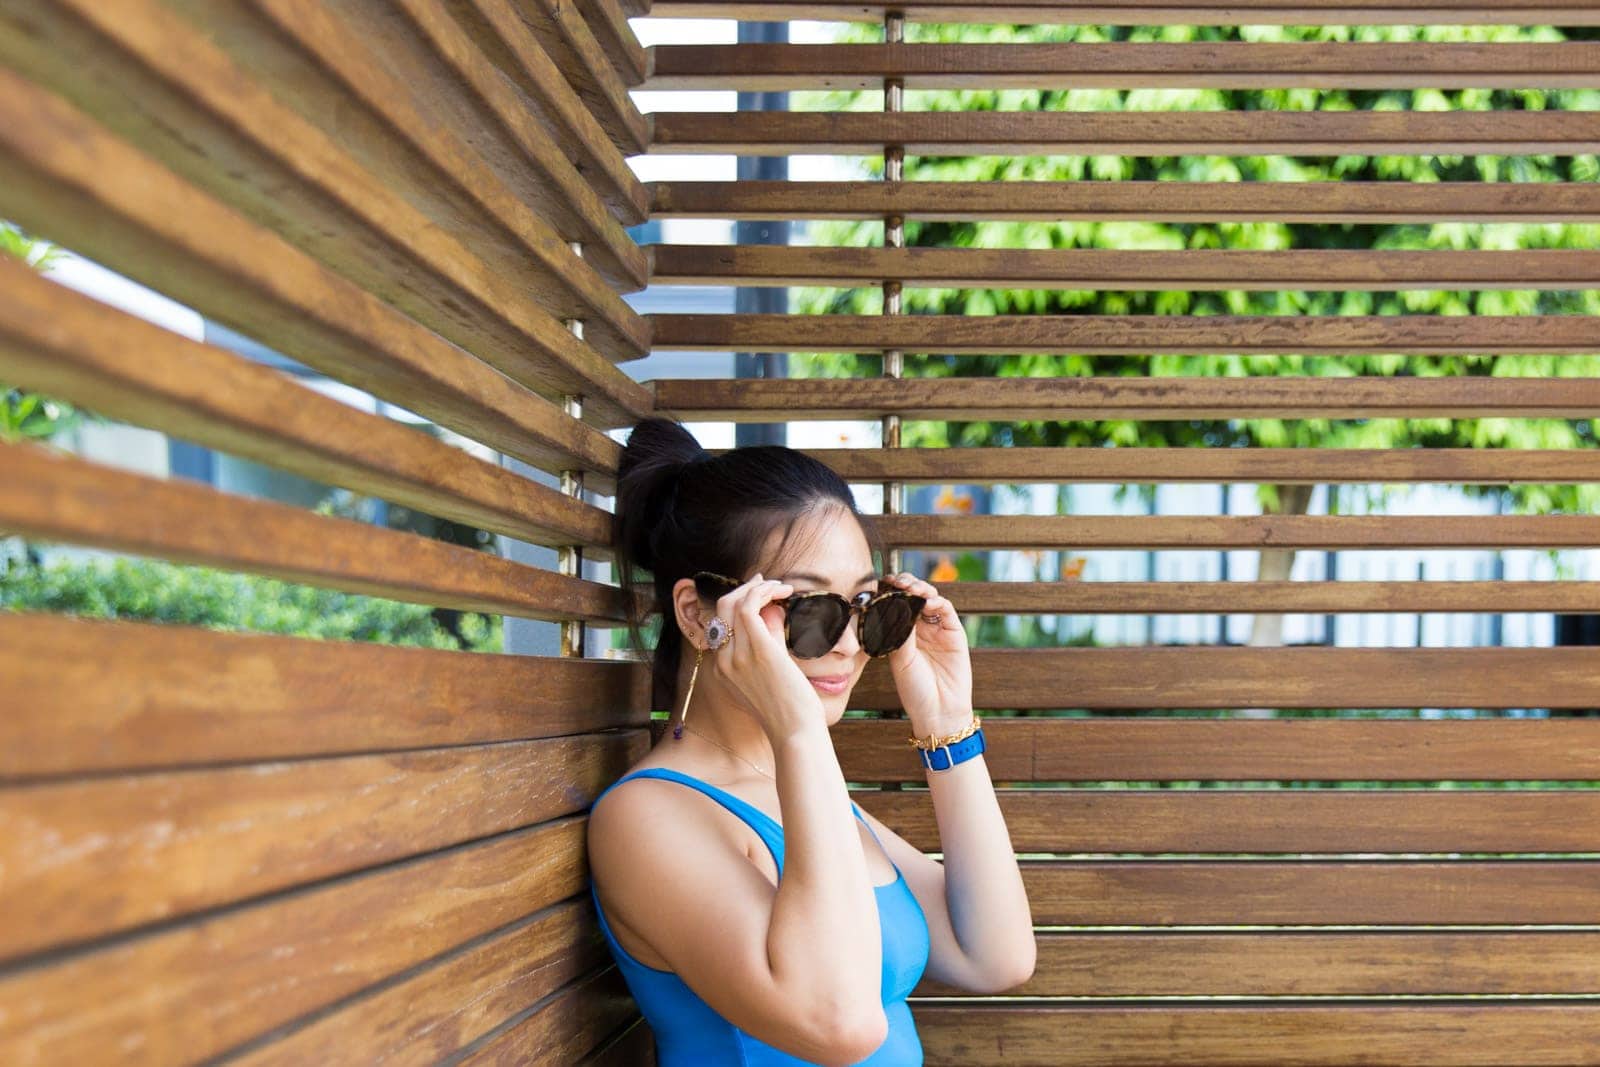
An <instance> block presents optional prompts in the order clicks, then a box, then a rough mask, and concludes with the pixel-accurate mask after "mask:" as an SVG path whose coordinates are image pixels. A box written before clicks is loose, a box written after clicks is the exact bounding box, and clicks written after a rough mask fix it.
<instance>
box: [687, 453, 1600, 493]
mask: <svg viewBox="0 0 1600 1067" xmlns="http://www.w3.org/2000/svg"><path fill="white" fill-rule="evenodd" d="M707 451H709V452H711V453H712V454H713V455H721V454H722V453H723V452H726V451H727V449H723V448H712V449H707ZM803 451H804V452H805V453H806V454H807V455H809V456H811V457H813V458H814V459H817V460H819V461H821V462H822V463H825V464H827V465H828V466H829V467H830V468H831V469H833V470H834V471H837V472H838V473H839V474H840V475H841V476H843V477H845V478H847V479H849V480H850V481H853V482H881V481H896V482H906V483H918V484H932V485H946V484H949V483H951V482H960V483H961V484H963V485H967V484H972V483H979V484H994V483H997V482H999V483H1007V484H1012V483H1019V482H1032V483H1038V482H1072V483H1074V484H1088V483H1099V484H1112V485H1120V484H1125V483H1129V482H1163V483H1167V482H1173V483H1182V482H1189V483H1202V484H1208V485H1209V484H1218V483H1226V482H1271V483H1273V484H1276V485H1295V484H1298V485H1325V484H1329V483H1347V484H1348V483H1397V482H1438V483H1448V484H1452V485H1465V484H1470V485H1515V484H1524V485H1527V484H1535V483H1550V484H1556V483H1560V484H1569V483H1574V482H1589V481H1597V480H1600V449H1588V448H1573V449H1517V448H1496V449H1482V448H1287V447H1285V448H1277V447H1250V448H1200V447H1182V448H1168V447H1140V448H1046V447H1016V448H1013V447H1004V448H978V447H972V448H965V447H963V448H808V449H803Z"/></svg>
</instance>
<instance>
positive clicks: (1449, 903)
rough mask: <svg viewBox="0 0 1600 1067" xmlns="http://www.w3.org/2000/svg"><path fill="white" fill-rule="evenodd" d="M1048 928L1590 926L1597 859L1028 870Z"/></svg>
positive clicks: (1599, 872)
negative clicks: (1555, 924)
mask: <svg viewBox="0 0 1600 1067" xmlns="http://www.w3.org/2000/svg"><path fill="white" fill-rule="evenodd" d="M1022 867H1023V882H1024V884H1025V885H1026V887H1027V892H1028V906H1029V911H1030V912H1031V913H1032V915H1033V921H1034V922H1035V923H1038V924H1039V925H1041V926H1093V925H1113V926H1145V925H1154V926H1169V925H1201V926H1211V925H1223V924H1226V925H1235V924H1239V925H1279V924H1295V925H1299V924H1318V925H1323V924H1327V925H1362V926H1418V925H1429V926H1441V925H1465V924H1471V925H1481V924H1489V923H1493V924H1514V925H1522V924H1543V923H1561V924H1580V923H1581V924H1592V923H1593V922H1594V917H1595V915H1596V913H1597V909H1600V861H1597V860H1543V859H1539V860H1535V859H1527V860H1443V861H1435V860H1283V861H1279V860H1166V859H1161V860H1155V859H1145V860H1128V861H1124V860H1103V861H1102V860H1085V861H1081V862H1074V861H1048V860H1042V861H1025V862H1024V863H1023V865H1022Z"/></svg>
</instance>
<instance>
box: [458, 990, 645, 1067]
mask: <svg viewBox="0 0 1600 1067" xmlns="http://www.w3.org/2000/svg"><path fill="white" fill-rule="evenodd" d="M638 1014H639V1006H638V1004H637V1003H636V1002H635V1001H634V999H633V997H632V995H631V994H630V993H629V991H628V985H627V982H626V981H625V980H624V979H623V977H622V972H621V971H620V970H619V969H617V968H616V967H608V968H606V969H605V970H603V971H601V972H599V973H597V974H594V975H591V976H589V977H587V978H584V979H581V980H580V981H577V982H574V983H572V984H571V985H569V986H568V987H567V988H565V989H562V990H560V991H558V992H556V993H552V994H551V995H550V996H549V997H547V998H546V999H545V1000H544V1001H543V1002H541V1003H540V1004H538V1005H536V1006H535V1007H534V1008H533V1009H532V1010H531V1011H530V1012H529V1013H528V1014H527V1016H526V1017H525V1018H522V1019H520V1020H518V1021H516V1022H514V1023H513V1024H511V1025H510V1026H509V1027H507V1028H506V1029H505V1030H504V1031H502V1032H500V1033H498V1034H495V1035H494V1036H492V1037H490V1038H489V1039H488V1040H487V1041H485V1042H483V1043H482V1044H481V1045H479V1046H478V1047H476V1048H474V1049H472V1050H471V1051H470V1052H469V1053H468V1054H467V1055H465V1056H463V1057H461V1058H460V1059H458V1060H456V1061H455V1062H456V1063H459V1064H462V1065H463V1067H487V1065H490V1064H496V1065H504V1067H523V1065H524V1064H530V1063H552V1064H553V1063H576V1062H577V1061H578V1060H579V1059H580V1058H582V1057H583V1055H584V1054H585V1053H587V1052H591V1051H593V1050H594V1049H595V1047H596V1046H597V1045H599V1044H600V1043H601V1042H603V1041H605V1039H606V1038H607V1037H609V1036H610V1035H611V1034H614V1033H615V1032H616V1031H617V1030H618V1028H620V1027H621V1026H623V1025H624V1024H626V1023H627V1021H628V1020H629V1019H632V1018H634V1017H636V1016H637V1015H638Z"/></svg>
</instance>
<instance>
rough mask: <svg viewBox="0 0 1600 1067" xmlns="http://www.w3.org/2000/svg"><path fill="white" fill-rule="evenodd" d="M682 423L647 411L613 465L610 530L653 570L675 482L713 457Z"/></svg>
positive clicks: (669, 522) (670, 523)
mask: <svg viewBox="0 0 1600 1067" xmlns="http://www.w3.org/2000/svg"><path fill="white" fill-rule="evenodd" d="M714 458H716V457H714V456H712V454H711V453H710V452H707V451H706V450H705V449H704V448H702V447H701V446H700V442H699V441H697V440H695V437H694V435H693V434H692V433H690V432H689V431H688V430H687V429H685V428H684V427H683V425H682V424H681V423H678V422H675V421H673V420H672V419H666V418H661V417H659V416H652V417H650V418H647V419H643V420H641V421H640V422H639V423H638V424H637V425H635V426H634V428H633V432H632V433H630V434H629V435H628V443H627V444H626V445H625V446H624V447H623V450H622V460H621V462H620V463H619V464H618V468H617V496H616V512H617V515H618V516H619V517H620V521H619V522H618V523H617V526H616V530H615V535H616V540H617V543H618V544H620V545H624V546H626V549H627V552H628V555H629V556H631V557H632V558H633V559H634V560H635V561H636V562H637V563H638V564H639V566H641V567H643V568H645V569H646V570H648V571H651V572H652V573H653V572H654V571H655V570H656V566H657V563H658V562H659V555H660V554H659V552H658V550H657V546H658V545H659V543H660V539H661V536H662V534H663V533H664V532H665V531H666V530H667V529H669V528H671V527H672V526H673V525H674V523H673V512H674V505H675V504H676V499H677V491H678V484H679V482H680V481H681V480H682V478H683V475H684V472H685V471H686V470H687V469H688V468H689V467H691V466H693V465H695V464H697V463H703V462H705V461H707V460H710V459H714Z"/></svg>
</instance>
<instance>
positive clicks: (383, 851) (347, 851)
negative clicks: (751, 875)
mask: <svg viewBox="0 0 1600 1067" xmlns="http://www.w3.org/2000/svg"><path fill="white" fill-rule="evenodd" d="M646 751H648V739H647V737H646V735H645V733H644V732H643V731H638V730H635V731H628V732H626V733H606V734H581V735H577V736H574V737H557V738H548V739H545V740H539V741H514V742H509V743H505V744H496V745H465V746H459V747H452V748H444V749H432V750H418V751H408V752H394V753H386V754H382V755H371V756H349V757H345V758H341V759H314V760H305V761H300V762H295V763H282V762H278V763H257V764H252V765H249V766H244V767H237V768H229V769H222V770H193V771H178V772H168V773H161V774H137V775H130V776H122V777H101V778H92V779H89V780H86V781H70V782H59V783H48V784H41V785H26V786H12V787H10V788H6V789H0V831H3V832H0V864H3V865H4V870H5V872H6V878H5V881H4V883H0V913H4V914H5V915H6V917H7V921H6V922H5V924H4V925H3V926H0V959H3V958H6V957H11V956H17V955H24V954H27V953H31V952H37V951H39V950H41V949H45V948H56V947H60V946H62V945H69V944H75V943H80V942H83V941H87V940H89V939H92V938H97V937H104V936H106V935H108V934H112V933H120V932H124V931H128V930H131V929H134V928H136V927H140V926H145V925H148V924H150V923H153V922H157V921H168V920H172V919H176V918H180V917H183V916H186V915H191V914H193V913H195V912H197V911H201V910H204V909H207V908H214V907H219V906H221V905H224V904H233V903H236V902H239V901H243V900H247V899H249V898H251V897H256V896H260V895H262V894H264V893H270V892H275V891H280V890H283V889H288V888H292V887H294V886H300V885H306V884H309V883H311V882H314V881H318V880H320V879H324V878H330V877H335V876H338V875H343V874H348V873H351V872H353V871H357V870H361V869H363V868H366V867H374V866H377V865H379V864H382V863H388V862H392V861H394V860H398V859H404V858H406V857H409V856H414V855H417V854H419V853H423V852H431V851H433V850H435V849H440V848H446V847H449V846H451V845H457V844H460V843H461V842H463V841H470V840H472V839H474V838H480V837H489V836H491V835H493V834H498V833H504V832H506V831H508V830H516V829H520V828H522V827H524V826H531V825H533V824H535V823H540V822H544V821H546V820H549V819H554V818H557V817H559V816H562V815H572V814H575V813H577V812H579V811H582V810H584V809H585V808H587V806H588V805H589V803H590V802H591V801H592V800H593V799H594V797H595V796H596V795H598V794H599V792H600V790H601V789H603V788H605V786H606V785H607V784H608V783H610V782H611V781H613V780H615V779H616V778H617V777H618V776H619V775H620V774H622V772H623V771H625V770H626V769H627V768H628V766H629V765H630V764H632V763H633V762H635V761H636V760H638V759H640V758H641V757H643V756H644V754H645V752H646Z"/></svg>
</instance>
